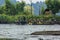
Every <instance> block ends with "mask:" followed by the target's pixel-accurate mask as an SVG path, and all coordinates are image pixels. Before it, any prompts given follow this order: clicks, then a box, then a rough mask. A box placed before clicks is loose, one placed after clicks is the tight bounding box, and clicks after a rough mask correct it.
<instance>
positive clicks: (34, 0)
mask: <svg viewBox="0 0 60 40" xmlns="http://www.w3.org/2000/svg"><path fill="white" fill-rule="evenodd" d="M16 1H20V2H21V0H16ZM23 1H25V2H26V3H27V4H30V0H23ZM37 1H42V2H43V1H45V0H32V2H33V3H36V2H37Z"/></svg>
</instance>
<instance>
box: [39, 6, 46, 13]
mask: <svg viewBox="0 0 60 40" xmlns="http://www.w3.org/2000/svg"><path fill="white" fill-rule="evenodd" d="M44 10H45V8H44V6H42V7H41V11H40V12H41V14H44Z"/></svg>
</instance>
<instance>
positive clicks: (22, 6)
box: [0, 0, 60, 25]
mask: <svg viewBox="0 0 60 40" xmlns="http://www.w3.org/2000/svg"><path fill="white" fill-rule="evenodd" d="M54 2H56V1H53V2H52V3H51V2H50V1H46V4H47V8H48V9H50V10H52V12H53V14H55V13H57V12H58V10H59V9H60V7H59V4H58V2H56V4H54ZM49 5H50V6H49ZM52 5H53V6H55V7H53V6H52ZM56 5H58V6H56ZM42 10H43V11H44V8H43V7H42ZM33 11H34V8H33V7H32V13H31V6H29V5H26V3H25V2H24V1H22V2H16V5H14V4H12V3H11V2H10V0H5V4H4V5H3V6H0V23H2V24H3V23H4V24H6V23H9V24H13V23H18V24H30V25H31V24H38V25H40V24H55V23H56V20H57V22H60V16H56V15H53V14H52V13H48V15H46V14H45V13H44V12H42V13H41V15H39V16H36V15H34V12H33Z"/></svg>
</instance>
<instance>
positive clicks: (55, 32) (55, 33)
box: [31, 31, 60, 35]
mask: <svg viewBox="0 0 60 40" xmlns="http://www.w3.org/2000/svg"><path fill="white" fill-rule="evenodd" d="M31 35H60V31H40V32H39V31H38V32H34V33H31Z"/></svg>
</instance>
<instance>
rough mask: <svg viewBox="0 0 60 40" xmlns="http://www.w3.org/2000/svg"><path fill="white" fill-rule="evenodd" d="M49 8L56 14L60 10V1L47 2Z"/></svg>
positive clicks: (51, 0)
mask: <svg viewBox="0 0 60 40" xmlns="http://www.w3.org/2000/svg"><path fill="white" fill-rule="evenodd" d="M45 2H46V4H47V8H49V9H50V10H52V12H53V14H56V13H57V12H58V11H59V10H60V1H59V0H46V1H45Z"/></svg>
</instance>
